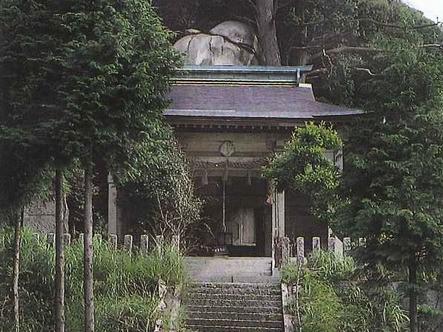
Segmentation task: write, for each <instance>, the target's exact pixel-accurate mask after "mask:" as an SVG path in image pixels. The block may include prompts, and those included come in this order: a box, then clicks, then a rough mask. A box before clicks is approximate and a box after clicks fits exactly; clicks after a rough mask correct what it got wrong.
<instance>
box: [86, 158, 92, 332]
mask: <svg viewBox="0 0 443 332" xmlns="http://www.w3.org/2000/svg"><path fill="white" fill-rule="evenodd" d="M92 190H93V189H92V164H91V163H90V164H88V165H87V166H86V169H85V215H84V229H85V230H84V231H85V235H84V259H83V261H84V276H83V279H84V280H83V291H84V305H85V317H84V320H85V322H84V323H85V332H93V331H94V277H93V264H92V259H93V247H92V231H93V230H92Z"/></svg>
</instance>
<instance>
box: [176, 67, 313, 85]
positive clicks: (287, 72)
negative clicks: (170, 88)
mask: <svg viewBox="0 0 443 332" xmlns="http://www.w3.org/2000/svg"><path fill="white" fill-rule="evenodd" d="M311 70H312V66H282V67H271V66H196V65H186V66H184V67H182V68H178V69H177V75H176V77H175V78H174V82H175V83H176V84H221V85H225V84H253V85H257V84H259V85H262V84H263V85H292V86H293V85H296V84H298V83H299V82H300V80H301V78H302V77H303V76H304V75H305V74H306V73H307V72H309V71H311Z"/></svg>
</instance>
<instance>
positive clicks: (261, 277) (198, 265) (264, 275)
mask: <svg viewBox="0 0 443 332" xmlns="http://www.w3.org/2000/svg"><path fill="white" fill-rule="evenodd" d="M185 262H186V267H187V271H188V273H189V275H190V276H191V277H192V279H193V280H195V281H202V282H204V281H207V282H265V281H271V279H272V259H271V258H269V257H248V258H242V257H186V259H185ZM245 267H247V268H245Z"/></svg>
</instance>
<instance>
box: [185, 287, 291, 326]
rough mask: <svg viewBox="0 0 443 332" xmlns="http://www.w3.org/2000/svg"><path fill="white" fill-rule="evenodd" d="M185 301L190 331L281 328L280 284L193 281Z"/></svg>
mask: <svg viewBox="0 0 443 332" xmlns="http://www.w3.org/2000/svg"><path fill="white" fill-rule="evenodd" d="M184 305H185V307H186V310H187V313H188V319H187V328H188V329H189V330H191V331H197V332H224V331H257V332H261V331H263V332H265V331H269V332H277V331H278V332H282V331H284V327H283V309H282V300H281V289H280V285H279V284H275V283H274V284H260V283H210V282H204V283H195V284H192V285H191V287H190V289H189V293H188V294H187V296H186V297H185V298H184Z"/></svg>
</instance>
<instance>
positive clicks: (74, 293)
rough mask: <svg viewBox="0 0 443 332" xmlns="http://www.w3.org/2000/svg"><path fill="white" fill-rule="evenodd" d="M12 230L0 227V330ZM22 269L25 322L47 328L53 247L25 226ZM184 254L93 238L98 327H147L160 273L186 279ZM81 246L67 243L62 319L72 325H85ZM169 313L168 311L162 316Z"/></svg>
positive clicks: (6, 310) (175, 280) (154, 315)
mask: <svg viewBox="0 0 443 332" xmlns="http://www.w3.org/2000/svg"><path fill="white" fill-rule="evenodd" d="M12 234H13V233H12V232H11V231H2V232H1V233H0V236H5V247H1V246H0V259H1V261H2V262H4V263H3V264H2V265H1V266H0V303H1V304H0V312H1V313H2V315H4V316H3V317H5V318H6V319H1V320H0V330H2V331H3V330H4V331H7V330H9V328H10V327H9V325H8V321H9V320H8V319H7V317H10V316H9V315H11V314H12V313H11V312H10V305H9V302H8V299H9V295H10V278H11V273H12V271H11V266H12V264H11V262H10V261H11V258H10V257H12V255H11V248H12V242H13V238H12ZM21 258H22V260H21V272H20V303H21V311H22V315H21V317H22V322H23V326H24V327H23V328H24V330H26V331H43V330H44V331H47V330H48V326H53V322H52V319H53V317H52V312H53V296H54V294H53V283H54V280H53V278H54V266H55V265H54V264H55V262H54V260H55V253H54V249H53V248H49V247H48V246H47V244H46V241H44V240H37V238H36V237H35V236H34V235H33V234H32V233H31V232H29V231H27V230H25V231H24V234H23V245H22V251H21ZM183 264H184V263H183V258H182V256H181V254H180V252H178V251H177V250H176V249H175V248H173V247H172V246H170V245H165V246H164V247H163V248H162V250H154V251H152V252H151V253H150V254H149V255H147V256H143V255H139V254H132V255H130V254H129V253H128V252H126V251H123V250H117V251H113V250H111V249H109V247H108V245H107V243H106V242H102V241H97V240H96V241H95V242H94V284H95V289H94V293H95V301H96V322H97V329H98V330H100V331H104V332H106V331H131V332H132V331H146V328H147V327H148V326H149V327H152V326H153V324H154V323H155V320H156V319H158V318H159V313H158V312H157V311H156V305H157V304H158V296H157V293H156V286H157V282H158V280H159V279H161V280H163V281H165V283H166V284H167V285H169V286H181V285H184V284H185V281H186V276H185V273H184V265H183ZM82 287H83V250H82V247H81V245H80V244H79V243H75V244H73V245H71V246H69V247H67V248H66V306H67V307H66V319H67V328H68V329H69V330H70V331H81V330H82V329H83V327H82V326H83V304H82V303H83V289H82ZM166 318H167V317H166Z"/></svg>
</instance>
